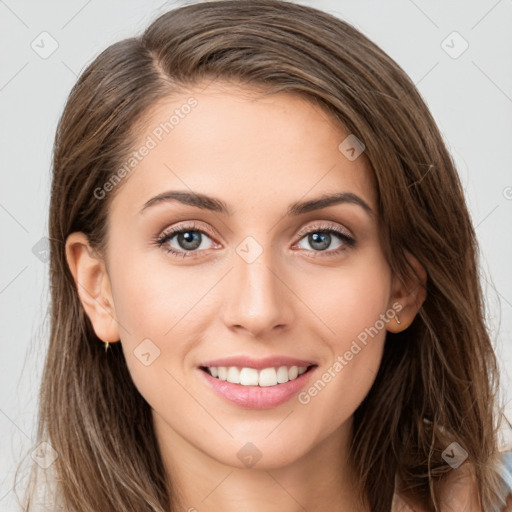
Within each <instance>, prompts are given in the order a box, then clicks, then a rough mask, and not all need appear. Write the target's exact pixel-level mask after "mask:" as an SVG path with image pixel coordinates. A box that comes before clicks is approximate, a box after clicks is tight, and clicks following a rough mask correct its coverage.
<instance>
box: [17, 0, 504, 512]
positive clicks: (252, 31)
mask: <svg viewBox="0 0 512 512" xmlns="http://www.w3.org/2000/svg"><path fill="white" fill-rule="evenodd" d="M50 241H51V251H50V252H51V256H50V258H51V283H52V287H51V289H52V331H51V340H50V347H49V352H48V356H47V360H46V364H45V370H44V376H43V383H42V388H41V397H40V403H41V406H40V407H41V409H40V424H39V431H38V436H39V439H40V441H47V442H48V444H47V445H43V448H44V449H43V454H42V456H43V458H45V460H46V462H47V463H46V464H44V465H40V466H39V468H38V469H40V468H41V467H43V468H44V472H45V473H48V474H52V475H54V479H55V480H54V487H55V489H54V491H55V497H56V501H58V503H59V504H60V506H61V507H62V508H63V509H65V510H79V511H97V510H116V511H117V510H118V511H125V510H137V511H143V510H148V511H149V510H151V511H159V512H162V511H166V512H168V511H175V510H189V511H194V510H197V511H199V512H202V511H217V510H223V511H230V510H235V509H236V510H239V509H240V508H243V509H244V510H249V511H252V510H265V511H273V510H290V511H295V510H304V509H305V510H320V509H322V510H326V509H327V510H347V511H351V512H353V511H365V512H366V511H371V512H385V511H386V512H388V511H390V510H393V511H399V510H404V511H405V510H409V511H410V510H415V511H434V510H435V511H447V510H468V511H469V510H475V511H476V510H479V511H481V510H482V511H490V510H510V506H511V505H510V502H511V498H510V494H508V493H509V492H510V489H507V486H506V484H505V482H504V481H503V479H502V476H503V475H506V474H507V473H506V467H505V465H504V461H505V458H504V455H502V454H501V453H499V451H498V448H497V439H496V421H495V419H496V417H497V416H496V414H497V406H498V404H497V403H496V399H495V396H496V389H497V384H498V375H497V368H496V360H495V354H494V352H493V348H492V345H491V342H490V339H489V335H488V332H487V330H486V326H485V323H484V318H483V301H482V292H481V289H480V285H479V281H478V273H477V270H478V267H477V253H476V249H477V245H476V237H475V233H474V230H473V227H472V224H471V220H470V216H469V213H468V211H467V207H466V204H465V200H464V196H463V191H462V187H461V185H460V182H459V179H458V176H457V173H456V170H455V168H454V165H453V162H452V160H451V158H450V155H449V154H448V152H447V150H446V148H445V145H444V143H443V140H442V138H441V136H440V134H439V131H438V129H437V127H436V125H435V123H434V120H433V118H432V116H431V114H430V113H429V111H428V109H427V107H426V105H425V103H424V102H423V100H422V99H421V97H420V95H419V93H418V91H417V90H416V88H415V87H414V85H413V84H412V82H411V80H410V79H409V78H408V77H407V76H406V75H405V73H404V72H403V71H402V70H401V69H400V67H399V66H398V65H397V64H396V63H395V62H394V61H393V60H392V59H390V58H389V57H388V56H387V55H386V54H385V53H384V52H383V51H382V50H380V49H379V48H378V47H377V46H376V45H375V44H373V43H372V42H371V41H369V40H368V39H367V38H366V37H365V36H364V35H362V34H361V33H360V32H358V31H357V30H355V29H354V28H353V27H351V26H350V25H349V24H347V23H345V22H343V21H341V20H338V19H336V18H334V17H332V16H330V15H328V14H326V13H323V12H321V11H318V10H316V9H313V8H310V7H305V6H300V5H294V4H292V3H286V2H279V1H276V0H256V1H253V2H240V1H230V0H228V1H221V2H209V3H202V4H197V5H190V6H186V7H182V8H180V9H176V10H174V11H171V12H168V13H166V14H164V15H163V16H161V17H160V18H159V19H157V20H156V21H155V22H154V23H153V24H152V25H151V26H150V27H149V28H148V29H147V30H146V31H145V33H144V34H143V35H142V36H141V37H139V38H132V39H127V40H125V41H121V42H119V43H117V44H114V45H112V46H111V47H109V48H107V49H106V50H105V51H104V52H103V53H102V54H101V55H100V56H99V57H98V58H97V59H96V60H95V61H94V62H93V63H92V64H91V65H90V66H89V67H88V68H87V69H86V70H85V72H84V73H83V74H82V76H81V77H80V78H79V80H78V82H77V84H76V86H75V87H74V89H73V91H72V92H71V94H70V97H69V99H68V102H67V105H66V108H65V110H64V113H63V115H62V119H61V121H60V124H59V127H58V130H57V135H56V141H55V152H54V174H53V182H52V197H51V207H50ZM103 343H105V348H106V351H105V350H104V349H103ZM36 473H37V472H36V471H34V480H35V476H36ZM29 494H30V493H27V496H29ZM507 494H508V502H506V500H507ZM507 503H508V504H507ZM507 506H508V507H509V508H508V509H507V508H506V507H507ZM26 508H27V510H31V505H30V502H29V501H27V505H26ZM55 508H57V505H55Z"/></svg>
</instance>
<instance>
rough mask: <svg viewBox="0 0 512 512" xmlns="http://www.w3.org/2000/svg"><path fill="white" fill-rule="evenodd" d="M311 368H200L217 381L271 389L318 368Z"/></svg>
mask: <svg viewBox="0 0 512 512" xmlns="http://www.w3.org/2000/svg"><path fill="white" fill-rule="evenodd" d="M316 366H317V365H316V364H312V365H309V366H278V367H269V368H263V369H261V370H258V369H257V368H250V367H238V366H200V367H199V368H200V369H201V370H202V371H204V372H206V373H208V375H210V376H212V377H213V378H215V379H218V380H221V381H226V382H230V383H231V384H240V385H241V386H259V387H271V386H279V385H281V384H286V383H287V382H289V381H292V380H295V379H297V378H298V377H299V376H301V375H302V374H304V373H307V372H308V371H311V370H312V369H313V368H316Z"/></svg>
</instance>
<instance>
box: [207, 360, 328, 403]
mask: <svg viewBox="0 0 512 512" xmlns="http://www.w3.org/2000/svg"><path fill="white" fill-rule="evenodd" d="M317 368H318V365H317V364H312V365H308V366H300V367H299V366H278V367H267V368H262V369H256V368H251V367H237V366H229V367H228V366H200V367H198V370H199V373H200V375H201V376H202V378H203V381H204V382H206V384H207V386H208V387H209V388H210V389H212V390H213V391H214V392H215V393H216V394H217V395H218V396H220V397H222V398H223V399H225V400H227V401H228V402H230V403H231V404H235V405H237V406H238V407H244V408H248V409H271V408H274V407H277V406H279V405H281V404H283V403H285V402H287V401H288V400H290V399H291V398H292V397H293V396H295V395H296V394H297V393H299V392H300V390H301V389H303V388H304V387H306V385H307V384H308V382H309V381H310V380H311V378H312V375H313V374H314V373H315V370H316V369H317Z"/></svg>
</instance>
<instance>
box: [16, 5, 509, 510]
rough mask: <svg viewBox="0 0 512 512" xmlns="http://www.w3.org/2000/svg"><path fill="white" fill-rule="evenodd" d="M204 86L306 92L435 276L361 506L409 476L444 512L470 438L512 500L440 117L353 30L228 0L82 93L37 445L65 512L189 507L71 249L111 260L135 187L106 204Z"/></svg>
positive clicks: (117, 50) (390, 355) (492, 493)
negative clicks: (161, 124) (118, 212)
mask: <svg viewBox="0 0 512 512" xmlns="http://www.w3.org/2000/svg"><path fill="white" fill-rule="evenodd" d="M205 79H212V80H215V79H219V80H229V81H234V82H236V83H240V84H243V85H247V86H249V87H258V88H261V89H262V90H264V91H265V93H266V94H273V93H276V92H280V91H286V92H290V93H297V94H300V95H302V96H303V97H305V98H306V99H308V100H310V101H313V102H315V104H317V105H320V106H321V107H322V108H324V109H325V111H326V112H328V113H329V114H330V115H332V116H333V117H334V119H335V120H336V121H337V122H338V123H339V125H340V126H341V127H343V128H344V129H345V130H346V131H347V132H348V133H351V134H355V135H356V136H357V137H358V138H359V139H360V140H361V141H363V143H364V145H365V153H364V154H365V157H366V158H367V159H368V162H369V165H370V168H371V171H372V173H373V175H374V177H375V182H376V186H377V193H378V198H379V202H378V207H379V212H378V213H379V222H380V234H381V239H382V240H381V242H382V246H383V248H384V251H385V254H386V257H387V260H388V262H389V265H390V267H391V269H392V271H393V273H394V274H395V275H396V276H398V277H399V278H404V279H405V278H410V277H411V276H412V277H414V276H415V274H414V271H413V269H412V267H410V266H409V264H408V261H407V259H406V251H408V252H409V253H411V254H412V255H413V256H414V257H415V258H416V259H417V260H418V261H419V262H420V263H421V264H422V265H423V267H424V268H425V270H426V272H427V276H428V283H427V296H426V300H425V302H424V304H423V306H422V308H421V310H420V312H419V314H418V315H417V317H416V318H415V320H414V322H413V324H412V325H411V326H410V327H409V328H408V329H406V330H405V331H403V332H401V333H399V334H392V333H388V335H387V338H386V343H385V350H384V356H383V360H382V364H381V367H380V370H379V373H378V375H377V378H376V381H375V383H374V385H373V387H372V388H371V390H370V392H369V393H368V395H367V396H366V398H365V399H364V401H363V402H362V403H361V404H360V406H359V407H358V409H357V410H356V411H355V414H354V431H353V441H352V445H351V446H352V451H351V453H350V456H351V463H352V466H353V469H354V472H355V474H356V475H357V476H358V479H359V481H360V483H361V499H363V500H367V503H368V504H369V506H370V508H371V510H372V511H373V512H388V511H389V510H390V507H391V501H392V498H393V491H394V489H395V477H396V478H397V480H396V481H397V482H399V488H400V491H401V492H402V493H403V495H404V496H405V497H407V498H409V499H410V500H411V502H414V503H420V504H421V505H422V506H423V507H424V508H425V510H429V511H434V510H435V511H438V510H439V507H440V503H439V495H440V485H441V483H442V482H443V480H444V479H445V478H446V475H447V474H448V473H449V472H450V471H451V470H452V469H451V467H450V466H449V465H448V464H447V463H446V462H445V460H444V459H443V457H442V453H443V451H444V450H445V449H446V448H447V447H448V445H449V444H450V443H451V442H452V441H456V442H457V443H458V444H459V445H460V446H461V447H463V448H464V450H465V451H466V452H467V453H468V461H469V462H470V463H471V464H472V466H473V467H474V470H475V474H476V477H477V481H478V490H479V493H480V499H481V502H482V506H483V509H484V510H490V509H491V508H492V507H494V506H496V504H498V503H501V501H499V498H498V494H499V486H500V480H499V477H498V469H497V468H498V467H499V466H498V456H499V453H498V449H497V435H496V431H497V421H496V418H497V414H496V410H497V402H496V396H497V390H498V371H497V364H496V358H495V354H494V351H493V347H492V344H491V341H490V338H489V335H488V331H487V329H486V325H485V314H484V313H485V312H484V304H483V298H482V291H481V288H480V283H479V277H478V250H477V242H476V237H475V232H474V228H473V226H472V223H471V219H470V216H469V213H468V210H467V206H466V203H465V199H464V195H463V190H462V187H461V184H460V181H459V178H458V175H457V172H456V169H455V166H454V163H453V161H452V159H451V157H450V155H449V153H448V151H447V149H446V147H445V144H444V142H443V139H442V137H441V135H440V133H439V131H438V128H437V127H436V124H435V122H434V119H433V118H432V116H431V114H430V112H429V110H428V108H427V106H426V105H425V103H424V101H423V100H422V98H421V96H420V94H419V93H418V91H417V89H416V88H415V86H414V84H413V83H412V81H411V80H410V79H409V78H408V76H407V75H406V74H405V72H404V71H403V70H402V69H401V68H400V67H399V66H398V65H397V64H396V63H395V62H394V61H393V60H392V59H391V58H390V57H389V56H388V55H386V54H385V53H384V52H383V51H382V50H381V49H380V48H378V47H377V46H376V45H375V44H374V43H372V42H371V41H370V40H369V39H368V38H366V37H365V36H364V35H362V34H361V33H360V32H359V31H358V30H356V29H355V28H354V27H352V26H351V25H350V24H348V23H346V22H344V21H342V20H340V19H337V18H335V17H333V16H331V15H329V14H327V13H324V12H322V11H319V10H317V9H314V8H311V7H307V6H302V5H297V4H294V3H291V2H282V1H278V0H251V1H240V0H224V1H214V2H206V3H198V4H193V5H187V6H184V7H181V8H178V9H175V10H172V11H170V12H167V13H165V14H164V15H162V16H160V17H159V18H158V19H157V20H156V21H154V22H153V23H152V24H151V25H150V26H149V28H147V30H146V31H145V32H144V33H143V34H142V35H141V36H140V37H136V38H130V39H126V40H123V41H121V42H118V43H116V44H113V45H112V46H110V47H109V48H107V49H106V50H105V51H103V52H102V53H101V54H100V55H99V56H98V57H97V58H96V59H95V60H94V61H93V62H92V63H91V64H90V65H89V66H88V67H87V69H86V70H85V71H84V72H83V73H82V75H81V76H80V78H79V79H78V81H77V83H76V85H75V86H74V88H73V90H72V91H71V93H70V96H69V98H68V101H67V103H66V106H65V109H64V112H63V114H62V117H61V120H60V123H59V125H58V129H57V133H56V138H55V146H54V157H53V176H52V179H53V181H52V190H51V205H50V214H49V239H50V280H51V282H50V284H51V305H50V310H49V312H50V318H51V333H50V343H49V349H48V353H47V356H46V361H45V365H44V373H43V377H42V385H41V390H40V397H39V399H40V402H39V403H40V410H39V423H38V431H37V439H38V443H40V442H42V441H47V442H48V443H49V444H50V445H51V447H52V448H53V450H55V452H56V453H57V454H58V457H57V458H56V460H55V461H54V462H53V464H52V465H51V469H52V470H53V471H54V472H55V477H56V483H57V486H56V492H57V494H58V496H59V500H60V501H61V502H62V503H63V505H64V508H65V510H68V511H83V512H93V511H94V512H97V511H98V510H111V511H119V512H121V511H123V512H124V511H137V512H142V511H153V512H169V511H170V510H173V504H174V497H175V495H176V494H175V490H173V489H172V487H171V486H169V482H168V481H167V479H166V478H165V477H164V476H163V475H164V474H165V471H164V467H163V463H162V459H161V455H160V453H159V449H158V445H157V442H156V438H155V434H154V431H153V425H152V420H151V414H150V407H149V405H148V404H147V403H146V402H145V400H144V399H143V397H142V396H141V395H140V394H139V392H138V391H137V389H136V388H135V386H134V384H133V382H132V379H131V377H130V374H129V372H128V369H127V366H126V364H125V360H124V357H123V353H122V350H121V347H120V344H119V343H115V344H114V346H112V347H111V352H110V353H109V354H108V355H105V351H104V349H103V344H102V343H100V341H101V340H99V339H98V338H97V336H96V335H95V333H94V330H93V329H92V325H91V323H90V321H89V319H88V317H87V315H86V314H85V312H84V310H83V308H82V305H81V303H80V300H79V297H78V294H77V289H76V286H75V284H74V280H73V277H72V275H71V272H70V270H69V268H68V266H67V262H66V256H65V241H66V238H67V237H68V235H69V234H70V233H72V232H74V231H82V232H84V233H85V234H87V235H88V237H89V240H90V243H91V245H92V246H93V247H94V248H96V249H97V250H98V251H99V252H102V251H103V250H104V249H105V243H106V240H107V227H108V222H107V221H108V209H109V204H110V202H111V200H112V199H113V197H114V195H115V194H117V193H119V190H120V189H121V188H122V183H120V184H119V186H117V187H116V188H115V189H114V190H113V191H112V192H109V193H108V194H106V196H105V198H103V199H101V200H99V199H98V198H97V194H95V193H94V191H95V190H97V189H98V188H99V187H102V186H103V184H104V183H105V182H106V181H107V180H108V179H109V178H110V177H111V176H113V175H114V174H115V173H116V171H117V170H118V169H119V166H121V164H122V162H123V161H125V160H126V156H127V155H128V154H129V153H130V151H133V147H134V144H135V142H136V139H137V134H138V133H139V131H138V128H139V125H140V122H141V121H142V120H143V117H144V115H145V114H146V113H147V112H148V110H149V109H150V107H151V106H153V105H154V104H155V103H156V102H157V101H158V100H160V99H163V98H165V97H168V96H169V95H170V94H173V93H176V92H180V91H182V90H184V88H187V87H189V86H193V85H195V84H198V83H200V82H201V81H202V80H205ZM418 282H419V280H418ZM34 467H35V466H34ZM35 473H36V471H35V469H34V475H35ZM171 477H172V475H171ZM33 480H34V481H35V477H34V478H33ZM30 492H32V491H30V489H29V490H28V491H27V495H26V496H27V497H28V498H27V499H28V501H27V504H26V505H25V506H26V507H27V510H31V509H30Z"/></svg>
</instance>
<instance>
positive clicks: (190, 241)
mask: <svg viewBox="0 0 512 512" xmlns="http://www.w3.org/2000/svg"><path fill="white" fill-rule="evenodd" d="M333 235H334V239H338V246H337V247H335V249H334V250H331V251H326V249H327V248H328V247H329V246H331V245H332V243H333ZM299 236H302V238H301V239H300V241H299V243H297V244H296V246H298V247H299V248H300V249H303V248H304V247H302V246H300V243H301V242H302V240H303V239H304V240H305V241H306V242H307V243H308V244H309V245H310V247H312V249H309V251H310V252H314V253H322V252H325V253H326V256H336V255H337V254H339V253H341V252H343V251H345V250H347V248H352V247H354V246H355V245H356V241H355V239H354V238H352V237H351V236H349V235H348V234H347V233H346V232H345V231H344V230H343V229H342V228H340V227H338V226H336V225H334V224H319V225H314V226H309V227H308V228H306V230H303V231H301V232H300V233H299ZM207 240H210V242H212V243H213V247H220V245H218V244H216V243H215V242H213V241H212V239H211V235H210V234H209V233H208V232H207V231H206V230H205V229H199V227H198V226H197V224H195V223H190V224H187V225H179V226H175V227H172V228H169V229H168V230H166V231H165V232H164V233H162V234H161V235H160V236H158V237H157V238H156V239H155V240H154V241H153V242H154V243H155V244H156V245H157V246H158V247H162V248H163V249H164V250H165V251H166V252H168V253H170V254H172V255H173V256H176V257H181V258H187V257H191V256H192V257H193V256H196V254H197V252H198V251H199V250H208V249H210V248H212V247H211V244H210V247H209V246H208V245H209V244H208V241H207ZM322 256H323V255H322Z"/></svg>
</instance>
